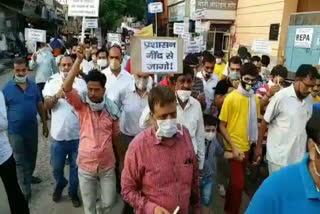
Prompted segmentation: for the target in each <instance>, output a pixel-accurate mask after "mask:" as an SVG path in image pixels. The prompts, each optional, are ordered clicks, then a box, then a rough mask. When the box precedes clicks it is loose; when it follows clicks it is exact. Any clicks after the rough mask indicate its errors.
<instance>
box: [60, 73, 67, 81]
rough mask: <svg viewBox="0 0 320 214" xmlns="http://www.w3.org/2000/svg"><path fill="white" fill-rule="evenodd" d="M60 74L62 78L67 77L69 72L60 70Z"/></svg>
mask: <svg viewBox="0 0 320 214" xmlns="http://www.w3.org/2000/svg"><path fill="white" fill-rule="evenodd" d="M60 76H61V77H62V79H65V78H67V76H68V73H67V72H62V71H60Z"/></svg>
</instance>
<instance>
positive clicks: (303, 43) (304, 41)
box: [294, 28, 313, 48]
mask: <svg viewBox="0 0 320 214" xmlns="http://www.w3.org/2000/svg"><path fill="white" fill-rule="evenodd" d="M312 36H313V28H297V30H296V36H295V42H294V46H295V47H301V48H311V44H312Z"/></svg>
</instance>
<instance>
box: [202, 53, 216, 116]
mask: <svg viewBox="0 0 320 214" xmlns="http://www.w3.org/2000/svg"><path fill="white" fill-rule="evenodd" d="M202 64H203V70H202V71H201V72H199V73H198V74H197V77H198V78H200V79H201V80H202V82H203V86H204V94H205V96H206V109H205V110H204V113H205V114H212V111H211V109H212V103H213V100H214V94H215V90H216V86H217V84H218V82H219V77H218V75H216V74H214V73H213V70H214V66H215V58H214V57H213V56H212V55H211V54H207V55H205V56H204V57H203V59H202Z"/></svg>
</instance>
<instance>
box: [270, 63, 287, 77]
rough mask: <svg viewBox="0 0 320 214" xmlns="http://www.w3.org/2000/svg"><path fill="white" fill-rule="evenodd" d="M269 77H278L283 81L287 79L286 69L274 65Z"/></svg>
mask: <svg viewBox="0 0 320 214" xmlns="http://www.w3.org/2000/svg"><path fill="white" fill-rule="evenodd" d="M270 75H271V76H273V77H276V76H280V77H283V78H284V79H287V77H288V69H287V68H286V67H284V66H283V65H276V66H274V67H273V68H272V70H271V74H270Z"/></svg>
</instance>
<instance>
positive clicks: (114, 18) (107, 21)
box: [99, 0, 146, 32]
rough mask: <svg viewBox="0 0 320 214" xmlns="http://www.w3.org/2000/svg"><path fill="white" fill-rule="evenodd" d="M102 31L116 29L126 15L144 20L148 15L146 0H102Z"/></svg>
mask: <svg viewBox="0 0 320 214" xmlns="http://www.w3.org/2000/svg"><path fill="white" fill-rule="evenodd" d="M99 14H100V15H99V17H100V21H101V27H102V31H103V32H106V31H110V30H115V28H116V27H119V26H120V24H121V21H122V18H123V17H124V16H132V17H135V18H137V20H143V19H144V18H145V15H146V1H145V0H101V1H100V13H99Z"/></svg>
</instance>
